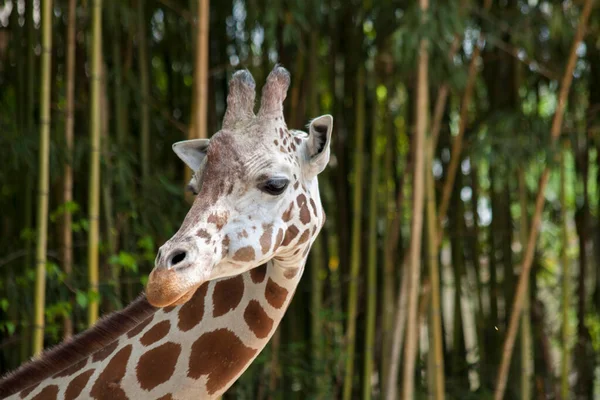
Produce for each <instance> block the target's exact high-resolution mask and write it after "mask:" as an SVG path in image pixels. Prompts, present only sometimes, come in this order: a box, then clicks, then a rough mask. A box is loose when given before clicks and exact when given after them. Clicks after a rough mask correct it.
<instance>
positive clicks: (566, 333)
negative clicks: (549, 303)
mask: <svg viewBox="0 0 600 400" xmlns="http://www.w3.org/2000/svg"><path fill="white" fill-rule="evenodd" d="M565 153H566V152H565V151H564V150H563V151H562V154H561V162H560V209H561V242H562V246H561V249H560V259H561V263H562V267H563V276H562V332H561V336H562V354H561V374H560V387H561V389H560V396H561V399H563V400H568V399H569V398H570V397H569V372H570V371H569V352H570V348H569V347H570V346H569V342H570V340H571V338H570V334H571V332H570V329H569V307H570V303H571V299H570V297H571V296H570V290H571V287H570V282H569V280H570V278H571V274H570V271H569V256H568V254H567V249H568V246H569V235H568V220H567V201H566V182H565V179H566V165H565Z"/></svg>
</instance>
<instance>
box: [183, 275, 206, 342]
mask: <svg viewBox="0 0 600 400" xmlns="http://www.w3.org/2000/svg"><path fill="white" fill-rule="evenodd" d="M207 289H208V282H207V283H204V284H203V285H202V286H200V288H198V290H196V293H194V297H192V298H191V299H190V300H189V301H188V302H187V303H185V304H184V305H183V306H182V307H181V309H180V310H179V314H178V318H179V321H178V322H177V327H178V328H179V329H180V330H181V331H183V332H187V331H189V330H190V329H192V328H193V327H195V326H196V325H198V324H199V323H200V321H202V318H203V317H204V297H205V296H206V291H207Z"/></svg>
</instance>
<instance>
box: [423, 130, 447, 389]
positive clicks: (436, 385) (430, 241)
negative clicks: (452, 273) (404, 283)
mask: <svg viewBox="0 0 600 400" xmlns="http://www.w3.org/2000/svg"><path fill="white" fill-rule="evenodd" d="M433 141H434V140H433V137H430V140H429V146H428V147H427V150H428V157H427V164H426V165H427V168H428V169H427V171H426V172H425V174H426V176H427V191H426V196H427V197H426V200H427V211H426V212H427V253H428V264H429V282H430V285H431V301H430V308H429V339H430V342H429V353H430V357H429V358H428V361H429V367H428V369H427V370H428V373H429V375H430V377H429V385H430V387H429V398H433V399H436V400H443V399H444V398H445V397H444V396H445V392H446V384H445V380H444V349H443V337H442V310H441V306H440V271H439V264H438V246H437V245H436V244H437V232H436V228H437V217H436V215H435V214H436V212H435V182H434V177H433V169H432V168H433V155H434V151H435V150H434V148H433V147H432V145H433Z"/></svg>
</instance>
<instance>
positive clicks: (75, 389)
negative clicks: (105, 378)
mask: <svg viewBox="0 0 600 400" xmlns="http://www.w3.org/2000/svg"><path fill="white" fill-rule="evenodd" d="M94 371H95V370H93V369H90V370H87V371H85V372H82V373H81V374H79V375H77V376H76V377H75V378H73V380H71V382H69V385H68V386H67V390H65V400H75V399H76V398H77V396H79V395H80V394H81V391H82V390H83V389H84V388H85V385H87V383H88V381H89V380H90V377H91V376H92V374H93V373H94Z"/></svg>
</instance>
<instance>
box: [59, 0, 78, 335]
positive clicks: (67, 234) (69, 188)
mask: <svg viewBox="0 0 600 400" xmlns="http://www.w3.org/2000/svg"><path fill="white" fill-rule="evenodd" d="M76 12H77V5H76V0H69V16H68V27H67V77H66V81H67V88H66V96H67V104H66V107H65V146H66V152H67V162H66V163H65V166H64V169H65V170H64V177H63V204H64V207H65V209H64V214H63V225H62V236H63V237H62V262H63V270H64V271H65V274H66V275H67V281H71V272H72V271H73V234H72V228H71V224H72V214H71V206H70V204H71V202H72V201H73V167H72V163H73V124H74V119H75V115H74V113H75V28H76ZM69 297H71V296H70V295H69ZM70 303H71V304H73V302H72V299H70ZM72 335H73V321H72V320H71V316H70V315H67V316H65V319H64V322H63V338H64V339H65V340H66V339H68V338H70V337H71V336H72Z"/></svg>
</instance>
